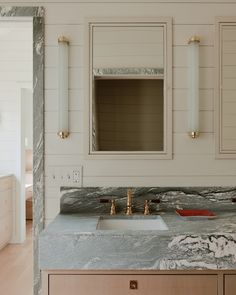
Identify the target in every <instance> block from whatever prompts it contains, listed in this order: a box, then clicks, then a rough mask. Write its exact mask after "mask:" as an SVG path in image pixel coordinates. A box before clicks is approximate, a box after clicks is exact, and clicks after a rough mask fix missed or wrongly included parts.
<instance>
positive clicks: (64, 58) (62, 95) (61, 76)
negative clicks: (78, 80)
mask: <svg viewBox="0 0 236 295" xmlns="http://www.w3.org/2000/svg"><path fill="white" fill-rule="evenodd" d="M68 58H69V40H68V39H67V38H66V37H64V36H61V37H59V38H58V133H57V134H58V135H59V136H60V138H62V139H64V138H67V137H68V136H69V114H68V96H69V95H68V80H69V77H68Z"/></svg>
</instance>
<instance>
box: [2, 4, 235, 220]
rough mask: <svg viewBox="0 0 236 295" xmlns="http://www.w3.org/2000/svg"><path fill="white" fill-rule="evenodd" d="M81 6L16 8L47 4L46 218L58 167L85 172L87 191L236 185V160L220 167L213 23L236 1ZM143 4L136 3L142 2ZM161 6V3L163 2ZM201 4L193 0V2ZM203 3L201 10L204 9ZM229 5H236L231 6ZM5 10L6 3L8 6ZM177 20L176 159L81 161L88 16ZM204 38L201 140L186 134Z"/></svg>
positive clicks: (55, 199)
mask: <svg viewBox="0 0 236 295" xmlns="http://www.w3.org/2000/svg"><path fill="white" fill-rule="evenodd" d="M79 2H81V1H79V0H77V1H76V0H74V1H73V2H70V1H66V2H65V1H64V3H63V1H61V0H60V1H59V0H58V1H57V0H43V1H36V0H35V1H33V0H31V1H30V0H28V2H24V1H23V0H18V1H15V4H19V5H24V4H25V5H31V4H33V5H42V6H44V7H45V9H46V19H45V34H46V44H45V49H46V61H45V67H46V69H45V96H46V101H45V104H46V105H45V117H46V126H45V128H46V132H45V139H46V145H45V156H46V157H45V167H46V179H45V180H46V219H47V222H49V221H50V220H51V219H52V218H53V217H54V216H55V214H56V213H58V211H59V187H58V186H56V185H54V184H53V180H52V178H51V171H52V169H53V167H54V166H59V165H62V166H74V165H83V174H84V177H83V185H84V186H95V185H98V186H102V185H103V186H105V185H111V186H119V185H121V186H127V185H128V186H129V185H134V186H142V185H146V186H150V185H155V186H200V185H202V186H212V185H223V186H224V185H225V186H226V185H234V184H235V178H236V165H235V162H234V161H232V160H216V159H215V154H214V151H215V144H214V130H213V102H214V91H213V88H214V83H215V81H214V47H213V45H214V22H215V16H220V15H221V16H232V15H233V14H234V12H235V15H236V2H235V1H227V3H226V2H225V1H223V0H222V1H214V0H211V1H199V3H191V1H187V2H186V3H183V2H184V1H181V3H173V2H177V1H172V3H168V2H170V1H165V3H164V1H162V3H159V2H158V0H156V1H152V2H147V1H143V2H141V1H136V3H131V2H133V0H131V1H129V2H127V1H123V0H122V1H120V3H119V2H118V1H113V0H112V1H109V3H105V2H104V1H101V3H99V0H96V1H92V2H93V3H90V1H86V2H83V3H82V2H81V3H79ZM137 2H139V3H137ZM160 2H161V1H160ZM195 2H196V1H195ZM200 2H202V3H200ZM230 2H232V3H230ZM2 3H6V4H9V2H8V1H5V0H3V1H2ZM96 16H98V17H102V16H108V17H112V16H116V17H122V16H124V17H129V16H132V17H142V16H143V17H148V16H150V17H158V16H162V17H163V16H169V17H172V18H173V59H174V60H173V80H174V83H173V105H174V109H173V119H174V120H173V121H174V122H173V129H174V133H173V160H155V161H153V160H132V161H127V160H120V161H117V160H116V161H112V160H94V161H93V160H85V158H84V155H83V140H84V138H83V134H84V129H83V116H84V112H83V109H84V103H83V99H84V88H83V87H84V86H83V67H84V64H83V60H84V59H83V57H84V52H83V50H84V43H83V40H84V26H83V23H84V18H86V17H96ZM63 34H64V35H66V36H67V37H68V38H69V39H70V41H71V43H70V70H69V72H70V127H71V135H70V137H69V138H68V139H67V140H60V139H59V138H58V136H57V135H56V132H57V124H56V122H57V109H58V105H57V95H56V88H57V81H56V77H57V70H56V62H57V47H56V46H57V38H58V36H59V35H63ZM194 34H196V35H199V36H200V37H201V43H200V120H201V124H200V127H201V134H200V137H199V138H198V139H196V140H192V139H190V138H189V137H188V136H187V134H186V131H187V126H186V123H187V113H186V110H187V54H186V52H187V40H188V38H189V37H191V36H192V35H194Z"/></svg>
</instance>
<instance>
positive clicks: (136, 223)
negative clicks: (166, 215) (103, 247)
mask: <svg viewBox="0 0 236 295" xmlns="http://www.w3.org/2000/svg"><path fill="white" fill-rule="evenodd" d="M97 230H121V231H125V230H168V226H167V225H166V224H165V222H164V220H163V219H162V218H161V216H130V217H129V216H127V217H126V216H121V217H100V219H99V221H98V224H97Z"/></svg>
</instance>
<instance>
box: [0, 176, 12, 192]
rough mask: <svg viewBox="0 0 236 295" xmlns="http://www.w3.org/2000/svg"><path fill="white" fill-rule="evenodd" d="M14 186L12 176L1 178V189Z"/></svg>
mask: <svg viewBox="0 0 236 295" xmlns="http://www.w3.org/2000/svg"><path fill="white" fill-rule="evenodd" d="M12 186H13V181H12V176H9V177H3V178H0V191H5V190H8V189H11V188H12Z"/></svg>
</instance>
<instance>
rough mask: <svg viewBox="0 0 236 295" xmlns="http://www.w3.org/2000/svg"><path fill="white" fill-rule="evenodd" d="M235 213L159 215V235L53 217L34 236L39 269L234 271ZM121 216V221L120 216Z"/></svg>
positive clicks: (93, 221) (75, 216)
mask: <svg viewBox="0 0 236 295" xmlns="http://www.w3.org/2000/svg"><path fill="white" fill-rule="evenodd" d="M235 213H236V212H235V211H232V212H228V211H227V212H218V217H217V218H216V219H215V220H201V221H183V220H182V219H180V218H179V217H178V216H177V215H176V214H174V213H171V212H166V214H164V215H162V218H163V220H164V221H165V223H166V224H167V226H168V228H169V229H168V230H165V231H152V230H151V231H147V230H146V231H141V230H135V231H132V230H129V231H118V230H117V231H115V230H108V231H106V230H96V227H97V223H98V220H99V216H94V215H90V216H89V215H85V214H83V215H82V214H66V215H62V214H60V215H58V216H57V217H56V219H55V220H54V221H53V222H52V223H51V224H50V225H49V227H48V228H47V229H46V230H45V231H44V232H43V233H42V234H41V236H40V267H41V269H113V270H115V269H129V270H131V269H133V270H146V269H149V270H151V269H157V270H158V269H159V270H183V269H191V270H194V269H195V270H196V269H213V270H214V269H236V233H235V228H232V226H231V225H232V224H234V225H235V224H236V214H235ZM124 218H125V217H124ZM221 225H224V227H223V228H221Z"/></svg>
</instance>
